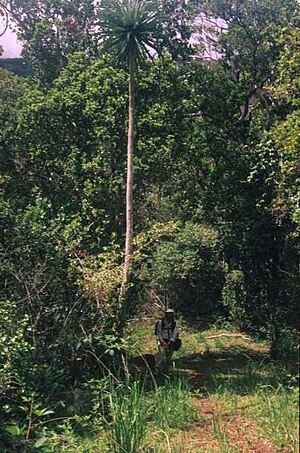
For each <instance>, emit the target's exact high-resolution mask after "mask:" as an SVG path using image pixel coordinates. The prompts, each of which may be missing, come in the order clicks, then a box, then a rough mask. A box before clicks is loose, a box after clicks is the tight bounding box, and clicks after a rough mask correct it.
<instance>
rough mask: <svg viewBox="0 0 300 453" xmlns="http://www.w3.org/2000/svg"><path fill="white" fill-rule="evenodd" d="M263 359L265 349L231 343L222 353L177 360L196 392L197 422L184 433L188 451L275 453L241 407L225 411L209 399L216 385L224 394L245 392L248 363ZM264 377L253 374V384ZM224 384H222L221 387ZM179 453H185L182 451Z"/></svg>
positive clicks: (191, 356) (182, 372) (212, 352)
mask: <svg viewBox="0 0 300 453" xmlns="http://www.w3.org/2000/svg"><path fill="white" fill-rule="evenodd" d="M266 360H268V359H267V350H264V349H262V348H259V347H253V346H250V345H241V344H235V345H231V346H228V347H224V349H223V351H222V352H220V351H218V350H214V349H213V350H211V351H209V352H207V353H205V352H203V351H201V350H200V351H199V352H196V353H192V354H188V355H185V356H182V357H181V358H179V359H177V361H176V367H177V368H178V370H179V371H180V373H181V374H182V375H185V376H187V377H188V378H189V381H190V383H191V385H192V388H193V389H194V390H195V391H197V392H199V396H198V397H196V398H195V400H194V401H195V406H196V407H197V410H198V411H199V421H197V422H196V424H195V426H194V428H193V429H192V430H190V431H188V432H186V433H184V437H185V439H186V445H189V450H188V451H189V452H191V453H192V452H198V451H201V452H202V451H203V452H204V451H205V450H207V451H213V452H223V451H226V452H241V453H246V452H247V453H275V452H276V450H275V449H274V448H273V446H272V443H271V442H270V441H269V440H268V439H266V438H264V437H263V436H262V435H261V433H260V430H259V427H258V425H257V424H256V423H255V421H253V420H251V419H248V418H247V417H245V414H244V413H243V410H242V409H241V408H236V410H235V411H232V409H229V410H227V408H226V405H223V406H222V404H220V403H218V402H217V401H216V400H215V398H214V397H213V394H214V392H215V391H216V389H217V388H218V386H220V385H226V388H227V390H228V391H230V390H233V389H234V391H235V393H238V394H239V393H240V396H241V397H242V396H243V394H244V393H246V391H247V382H246V380H247V378H248V376H247V370H248V367H249V363H251V362H253V361H256V362H260V363H261V362H262V361H266ZM267 378H268V377H267V376H265V375H264V374H261V375H260V374H259V372H257V374H256V375H255V385H258V384H259V383H264V382H265V381H266V379H267ZM225 382H226V384H225ZM180 453H186V452H185V451H184V449H183V450H182V452H181V451H180Z"/></svg>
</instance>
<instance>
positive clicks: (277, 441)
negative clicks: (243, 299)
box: [130, 323, 299, 453]
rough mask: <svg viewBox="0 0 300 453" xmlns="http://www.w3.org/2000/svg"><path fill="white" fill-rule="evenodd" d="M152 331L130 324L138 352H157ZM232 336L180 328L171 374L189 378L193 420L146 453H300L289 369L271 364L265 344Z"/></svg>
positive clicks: (285, 366)
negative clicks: (181, 345)
mask: <svg viewBox="0 0 300 453" xmlns="http://www.w3.org/2000/svg"><path fill="white" fill-rule="evenodd" d="M152 330H153V327H152V323H150V324H149V325H148V326H147V327H144V328H139V327H137V324H133V325H132V326H131V329H130V337H131V339H133V340H135V343H136V344H137V351H138V349H139V350H140V351H141V352H143V353H149V352H153V353H155V343H154V339H153V333H152ZM233 334H234V332H226V331H220V330H218V331H216V330H210V331H205V332H196V331H193V330H192V329H187V328H186V329H183V332H182V335H181V337H182V339H183V347H182V349H181V350H180V351H179V352H178V353H176V355H175V357H174V362H175V368H174V370H173V372H172V373H173V375H174V374H175V375H177V376H179V377H183V378H188V381H189V383H190V385H191V388H192V395H193V396H192V405H193V407H194V408H195V416H194V419H193V420H192V421H191V422H190V424H189V426H188V427H185V428H184V429H173V430H171V431H170V432H169V433H167V436H168V439H167V441H164V440H163V439H162V440H161V442H162V443H161V445H158V443H156V446H155V447H153V448H152V450H151V449H149V450H147V451H153V452H157V453H160V452H171V453H201V452H203V453H204V452H220V453H222V452H249V453H272V452H284V453H287V452H292V453H296V452H298V451H299V442H298V416H297V412H298V411H297V390H296V387H295V375H294V373H293V365H292V366H290V365H288V364H282V363H274V362H272V361H270V359H269V358H268V346H267V345H266V344H265V343H262V342H255V341H253V340H251V339H250V338H249V339H248V338H247V337H246V336H239V335H238V333H236V334H237V336H231V335H233ZM227 335H228V336H227ZM214 336H216V338H210V337H214ZM145 451H146V450H145Z"/></svg>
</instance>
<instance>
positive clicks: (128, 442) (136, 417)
mask: <svg viewBox="0 0 300 453" xmlns="http://www.w3.org/2000/svg"><path fill="white" fill-rule="evenodd" d="M107 401H108V409H109V415H106V416H105V415H104V423H105V425H106V428H107V431H108V442H109V451H110V452H114V453H132V452H137V451H139V450H140V449H141V445H142V442H143V439H144V437H145V434H146V429H147V408H146V406H145V399H144V397H143V387H142V386H141V384H140V383H138V382H132V383H131V384H129V383H128V384H127V385H125V384H120V383H115V382H111V385H110V389H109V392H108V393H107Z"/></svg>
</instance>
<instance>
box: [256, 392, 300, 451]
mask: <svg viewBox="0 0 300 453" xmlns="http://www.w3.org/2000/svg"><path fill="white" fill-rule="evenodd" d="M258 395H259V403H260V404H259V406H258V407H257V410H256V414H255V415H256V418H257V419H258V420H259V424H260V427H261V429H262V431H263V433H264V436H266V437H268V438H269V439H271V440H272V443H273V445H274V446H275V447H276V448H280V449H281V448H287V447H288V448H289V449H290V450H289V451H291V452H295V453H296V452H298V451H299V431H298V400H299V392H298V389H294V390H293V389H286V388H284V387H283V386H282V385H280V386H279V387H278V388H277V389H276V390H275V389H273V388H265V389H264V388H262V389H261V390H260V391H259V394H258Z"/></svg>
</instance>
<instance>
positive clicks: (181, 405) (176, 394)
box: [153, 377, 195, 431]
mask: <svg viewBox="0 0 300 453" xmlns="http://www.w3.org/2000/svg"><path fill="white" fill-rule="evenodd" d="M194 419H195V409H194V408H193V406H192V404H191V390H190V386H189V383H188V381H187V379H184V378H176V377H175V378H171V379H168V380H167V381H166V382H165V384H164V385H163V386H161V387H158V388H157V390H156V391H155V393H154V395H153V422H154V424H155V425H156V426H157V427H158V428H160V429H162V430H164V431H168V430H169V429H170V428H184V427H186V426H188V425H189V424H190V423H191V422H192V421H193V420H194Z"/></svg>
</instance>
